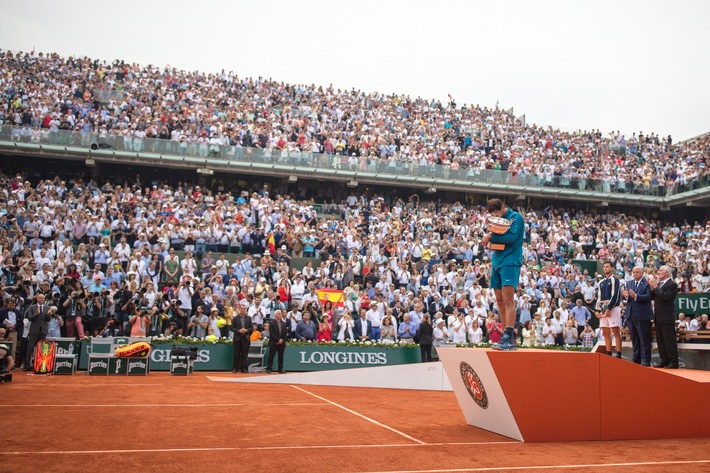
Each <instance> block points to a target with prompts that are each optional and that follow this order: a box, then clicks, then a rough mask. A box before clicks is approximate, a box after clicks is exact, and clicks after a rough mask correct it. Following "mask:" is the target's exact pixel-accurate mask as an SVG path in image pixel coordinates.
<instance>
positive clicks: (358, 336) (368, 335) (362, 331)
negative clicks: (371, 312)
mask: <svg viewBox="0 0 710 473" xmlns="http://www.w3.org/2000/svg"><path fill="white" fill-rule="evenodd" d="M353 335H354V336H355V340H372V323H371V322H370V321H369V320H367V318H366V314H365V310H364V309H360V317H358V318H357V320H355V323H354V324H353Z"/></svg>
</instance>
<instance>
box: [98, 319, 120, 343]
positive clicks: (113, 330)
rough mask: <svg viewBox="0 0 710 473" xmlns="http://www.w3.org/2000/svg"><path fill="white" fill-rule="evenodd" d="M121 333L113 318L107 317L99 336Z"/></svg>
mask: <svg viewBox="0 0 710 473" xmlns="http://www.w3.org/2000/svg"><path fill="white" fill-rule="evenodd" d="M120 334H121V329H120V328H119V327H118V325H117V324H116V321H115V320H113V319H108V320H107V321H106V325H105V326H104V329H103V330H102V331H101V336H102V337H105V338H109V337H118V336H119V335H120Z"/></svg>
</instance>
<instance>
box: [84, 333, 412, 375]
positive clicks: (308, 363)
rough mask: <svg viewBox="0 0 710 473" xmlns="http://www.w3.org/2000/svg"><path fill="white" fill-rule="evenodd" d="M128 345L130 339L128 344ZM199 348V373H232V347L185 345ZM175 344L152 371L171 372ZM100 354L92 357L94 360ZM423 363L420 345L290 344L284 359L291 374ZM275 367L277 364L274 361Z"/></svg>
mask: <svg viewBox="0 0 710 473" xmlns="http://www.w3.org/2000/svg"><path fill="white" fill-rule="evenodd" d="M125 343H128V340H127V339H126V341H125V342H124V344H125ZM88 345H90V343H86V342H84V343H82V344H81V349H80V350H77V351H80V352H81V357H80V359H79V369H82V370H88V369H89V367H88V365H89V350H88V348H87V346H88ZM185 346H196V347H197V359H196V360H195V361H194V370H195V371H231V370H232V363H233V362H234V361H233V360H234V355H233V353H234V351H233V346H232V344H222V343H217V344H214V345H212V344H209V345H185ZM172 347H173V345H172V344H169V343H158V344H155V345H153V346H152V349H151V351H150V355H149V358H150V371H170V357H171V355H170V351H171V350H172ZM97 356H98V355H96V354H94V355H92V356H91V359H92V360H93V359H94V358H96V357H97ZM267 357H268V348H266V349H265V351H264V357H263V362H262V360H261V359H260V358H258V357H256V356H254V357H252V356H250V357H249V363H250V369H251V368H252V365H255V364H257V363H258V365H257V366H264V365H265V364H266V360H267ZM419 362H421V353H420V351H419V346H418V345H413V346H412V347H400V348H391V349H387V348H377V347H372V348H367V347H347V346H337V345H336V346H323V345H313V346H294V345H287V346H286V353H285V359H284V369H286V370H288V371H321V370H337V369H343V368H364V367H368V366H388V365H401V364H405V363H419ZM274 364H275V362H274Z"/></svg>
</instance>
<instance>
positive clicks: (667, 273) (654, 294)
mask: <svg viewBox="0 0 710 473" xmlns="http://www.w3.org/2000/svg"><path fill="white" fill-rule="evenodd" d="M671 275H672V270H671V268H670V267H669V266H666V265H664V266H661V267H660V268H658V280H656V278H652V279H649V281H648V284H649V286H650V287H651V298H652V299H653V301H654V316H655V320H656V343H657V344H658V355H659V356H660V357H661V364H660V365H659V367H660V368H668V369H676V368H678V344H677V342H676V338H675V320H676V314H675V298H676V295H678V284H676V282H675V281H674V280H673V278H672V277H671Z"/></svg>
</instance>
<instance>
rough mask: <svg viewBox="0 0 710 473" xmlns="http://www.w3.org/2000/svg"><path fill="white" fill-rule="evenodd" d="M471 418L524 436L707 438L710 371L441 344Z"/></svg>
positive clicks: (446, 365) (483, 425) (546, 439)
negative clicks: (688, 406) (686, 408)
mask: <svg viewBox="0 0 710 473" xmlns="http://www.w3.org/2000/svg"><path fill="white" fill-rule="evenodd" d="M438 352H439V357H440V359H441V362H442V364H443V367H444V371H445V372H446V375H447V376H448V377H449V381H450V383H451V386H452V387H453V390H454V393H455V394H456V399H457V400H458V402H459V405H460V407H461V409H462V411H463V413H464V416H465V417H466V421H467V422H468V423H469V424H471V425H474V426H476V427H479V428H482V429H485V430H489V431H491V432H495V433H498V434H501V435H504V436H506V437H510V438H513V439H516V440H521V441H524V442H549V441H565V442H569V441H580V440H630V439H680V438H706V437H708V438H710V412H709V411H708V410H707V409H697V410H693V413H692V415H688V413H687V412H686V413H684V414H679V406H680V405H681V404H682V402H688V401H690V400H693V399H695V400H702V399H708V398H710V372H705V371H689V370H664V369H660V368H648V367H643V366H640V365H636V364H634V363H631V362H630V361H627V360H620V359H617V358H613V357H610V356H608V355H605V354H599V353H587V352H566V351H553V350H535V349H521V350H517V351H515V352H501V351H496V350H492V349H484V348H445V347H444V348H439V349H438Z"/></svg>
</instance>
